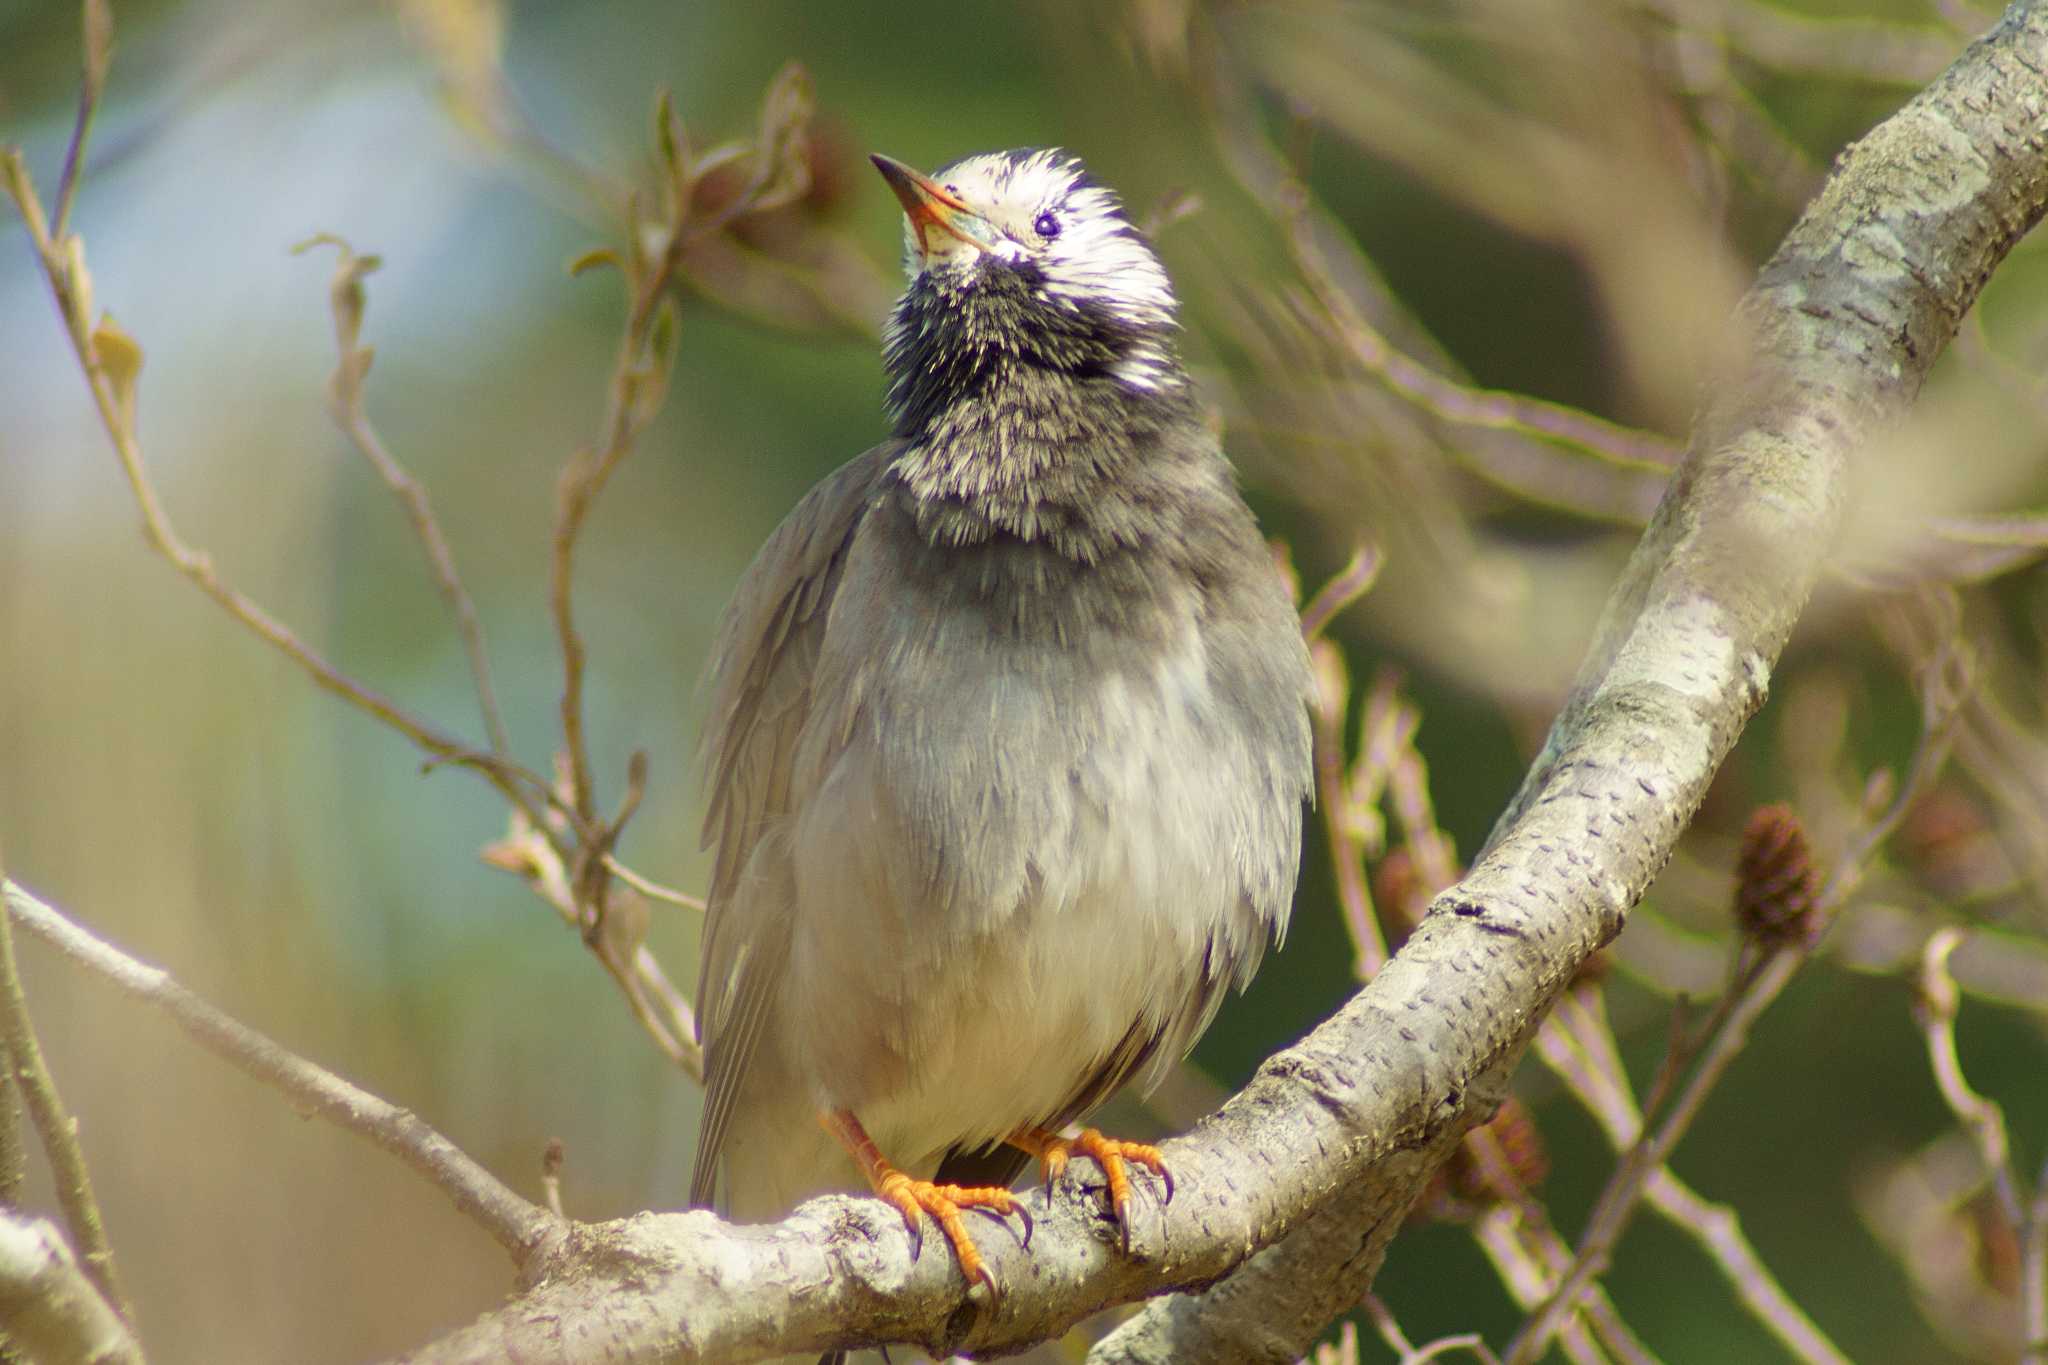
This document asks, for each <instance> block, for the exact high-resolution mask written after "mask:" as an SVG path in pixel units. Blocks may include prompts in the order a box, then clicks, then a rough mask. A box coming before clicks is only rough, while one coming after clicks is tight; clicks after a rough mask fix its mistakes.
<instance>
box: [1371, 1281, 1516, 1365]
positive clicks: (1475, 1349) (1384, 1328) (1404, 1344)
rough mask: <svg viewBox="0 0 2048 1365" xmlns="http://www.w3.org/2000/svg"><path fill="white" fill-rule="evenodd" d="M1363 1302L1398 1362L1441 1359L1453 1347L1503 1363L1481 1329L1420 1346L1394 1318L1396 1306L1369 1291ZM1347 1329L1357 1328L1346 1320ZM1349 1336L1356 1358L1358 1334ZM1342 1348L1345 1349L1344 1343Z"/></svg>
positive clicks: (1422, 1364)
mask: <svg viewBox="0 0 2048 1365" xmlns="http://www.w3.org/2000/svg"><path fill="white" fill-rule="evenodd" d="M1359 1306H1360V1307H1362V1308H1363V1309H1364V1310H1365V1316H1366V1319H1367V1320H1368V1321H1369V1322H1371V1323H1372V1327H1373V1330H1374V1331H1375V1332H1378V1333H1379V1334H1380V1340H1381V1341H1384V1342H1385V1343H1386V1344H1387V1348H1388V1349H1389V1350H1391V1351H1392V1352H1393V1353H1394V1356H1395V1359H1396V1361H1397V1365H1428V1362H1429V1361H1432V1360H1437V1359H1440V1358H1442V1357H1444V1356H1447V1355H1449V1354H1450V1353H1451V1352H1453V1351H1464V1352H1467V1353H1469V1354H1470V1355H1471V1356H1472V1357H1473V1358H1475V1359H1477V1360H1478V1361H1480V1362H1481V1365H1500V1362H1499V1361H1498V1360H1497V1359H1495V1357H1494V1354H1493V1352H1492V1351H1489V1350H1487V1349H1486V1341H1485V1339H1484V1338H1482V1337H1481V1336H1480V1335H1479V1334H1478V1333H1477V1332H1467V1333H1463V1334H1461V1335H1459V1336H1451V1337H1438V1338H1437V1339H1436V1340H1435V1341H1432V1342H1430V1343H1429V1344H1428V1345H1426V1346H1421V1347H1418V1346H1416V1345H1414V1344H1413V1343H1411V1342H1410V1341H1409V1340H1408V1335H1407V1333H1405V1332H1403V1331H1402V1330H1401V1324H1400V1323H1398V1322H1396V1321H1394V1313H1393V1310H1392V1309H1390V1308H1388V1307H1387V1305H1386V1303H1385V1302H1384V1301H1383V1300H1382V1299H1380V1298H1379V1296H1378V1295H1375V1294H1367V1295H1366V1296H1365V1299H1364V1301H1363V1302H1362V1303H1361V1304H1360V1305H1359ZM1345 1331H1346V1332H1347V1333H1352V1332H1353V1331H1354V1329H1353V1328H1352V1327H1351V1325H1350V1324H1349V1323H1346V1324H1345ZM1346 1340H1347V1342H1348V1344H1349V1345H1350V1347H1351V1350H1350V1353H1349V1358H1350V1359H1352V1360H1356V1359H1357V1358H1358V1351H1357V1341H1356V1339H1355V1337H1347V1338H1346ZM1339 1352H1340V1354H1342V1353H1343V1348H1342V1347H1341V1346H1340V1347H1339Z"/></svg>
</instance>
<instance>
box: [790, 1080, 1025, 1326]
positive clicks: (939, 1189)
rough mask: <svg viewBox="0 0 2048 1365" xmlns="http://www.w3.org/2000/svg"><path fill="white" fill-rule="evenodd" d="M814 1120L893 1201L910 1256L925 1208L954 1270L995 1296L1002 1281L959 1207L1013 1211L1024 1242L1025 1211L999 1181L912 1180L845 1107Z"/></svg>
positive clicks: (919, 1246)
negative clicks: (952, 1182) (942, 1237)
mask: <svg viewBox="0 0 2048 1365" xmlns="http://www.w3.org/2000/svg"><path fill="white" fill-rule="evenodd" d="M818 1121H819V1122H820V1123H822V1124H824V1125H825V1131H826V1132H828V1133H830V1134H832V1136H834V1137H836V1138H838V1139H839V1141H840V1144H841V1145H842V1146H844V1147H845V1148H846V1150H847V1151H848V1152H850V1153H852V1155H853V1159H854V1160H855V1161H857V1162H859V1163H860V1167H861V1169H862V1170H863V1171H865V1172H866V1173H867V1177H868V1183H869V1184H870V1185H872V1186H874V1188H875V1193H876V1194H879V1195H881V1196H882V1198H884V1199H886V1200H888V1201H889V1202H890V1203H891V1204H894V1205H895V1206H896V1211H897V1212H899V1213H901V1214H902V1215H903V1222H904V1225H905V1226H906V1227H908V1228H909V1229H910V1256H911V1259H912V1260H915V1259H917V1255H918V1253H919V1252H920V1251H922V1250H923V1249H924V1215H926V1214H930V1215H931V1217H932V1220H933V1221H934V1222H936V1223H937V1224H938V1225H939V1230H940V1231H941V1232H943V1233H945V1234H946V1240H947V1241H948V1242H951V1243H952V1244H953V1254H954V1256H956V1257H957V1258H958V1259H959V1261H960V1273H961V1274H963V1275H965V1276H966V1277H967V1282H968V1283H969V1284H984V1285H987V1286H988V1293H989V1298H990V1300H991V1301H993V1300H995V1299H997V1298H999V1297H1001V1295H1002V1292H1003V1290H1002V1286H1001V1285H1000V1284H998V1283H997V1282H996V1277H995V1272H994V1271H992V1270H990V1269H989V1268H988V1262H987V1261H984V1260H983V1259H982V1257H981V1250H980V1248H978V1247H976V1246H975V1245H974V1238H973V1237H972V1236H971V1235H969V1233H968V1231H967V1224H966V1222H965V1220H964V1219H962V1218H961V1217H960V1211H961V1210H962V1209H974V1210H976V1211H978V1212H981V1213H985V1214H987V1215H988V1216H989V1217H991V1218H995V1219H1001V1218H1004V1217H1006V1216H1007V1215H1009V1214H1013V1213H1014V1214H1016V1215H1017V1216H1018V1217H1019V1218H1020V1219H1022V1220H1023V1222H1024V1245H1025V1246H1027V1247H1028V1246H1030V1245H1031V1215H1030V1213H1028V1212H1027V1211H1026V1210H1025V1208H1024V1206H1023V1205H1022V1204H1020V1203H1018V1202H1017V1196H1016V1195H1014V1194H1012V1193H1011V1192H1010V1191H1008V1190H1006V1189H1004V1188H1003V1187H1002V1186H1000V1185H935V1184H933V1183H932V1182H931V1181H929V1180H912V1179H911V1178H910V1177H909V1176H907V1175H905V1174H904V1173H903V1172H901V1171H899V1170H897V1169H896V1168H895V1167H894V1166H891V1165H890V1164H889V1162H888V1160H887V1159H886V1158H885V1157H883V1155H882V1153H881V1149H880V1148H878V1147H876V1146H875V1141H874V1139H873V1138H871V1137H869V1136H868V1133H867V1129H865V1128H863V1127H861V1125H860V1120H859V1119H857V1118H855V1117H854V1116H853V1111H852V1110H850V1109H835V1110H832V1111H830V1112H828V1113H823V1114H820V1115H819V1116H818Z"/></svg>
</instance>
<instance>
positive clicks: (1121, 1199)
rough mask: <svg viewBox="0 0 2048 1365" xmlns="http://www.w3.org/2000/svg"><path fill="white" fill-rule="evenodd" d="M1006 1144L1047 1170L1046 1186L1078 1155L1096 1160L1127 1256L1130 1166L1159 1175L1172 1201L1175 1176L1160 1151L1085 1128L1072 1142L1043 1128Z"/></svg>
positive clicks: (1015, 1135) (1023, 1132) (1028, 1130)
mask: <svg viewBox="0 0 2048 1365" xmlns="http://www.w3.org/2000/svg"><path fill="white" fill-rule="evenodd" d="M1004 1141H1006V1142H1008V1143H1009V1144H1010V1145H1011V1146H1012V1147H1017V1148H1021V1149H1022V1150H1024V1151H1027V1152H1029V1153H1031V1155H1033V1156H1035V1157H1037V1158H1038V1161H1039V1164H1040V1165H1041V1166H1043V1167H1044V1168H1045V1183H1046V1184H1047V1185H1051V1184H1052V1182H1053V1181H1055V1180H1057V1179H1059V1178H1060V1173H1061V1172H1063V1171H1065V1170H1066V1169H1067V1162H1068V1160H1069V1159H1070V1158H1071V1157H1072V1156H1073V1155H1074V1154H1075V1153H1076V1152H1079V1153H1081V1154H1082V1155H1084V1156H1089V1157H1093V1158H1094V1159H1095V1164H1096V1165H1098V1166H1100V1167H1101V1168H1102V1173H1103V1175H1104V1176H1106V1177H1108V1179H1109V1207H1110V1210H1111V1211H1112V1212H1114V1213H1115V1214H1116V1221H1117V1226H1118V1227H1119V1228H1121V1229H1122V1230H1123V1236H1124V1250H1125V1251H1126V1252H1128V1251H1130V1249H1131V1217H1130V1213H1131V1176H1130V1171H1129V1169H1128V1168H1129V1166H1130V1164H1131V1163H1132V1162H1135V1163H1137V1164H1138V1165H1140V1166H1143V1167H1145V1168H1146V1169H1147V1170H1149V1171H1151V1172H1152V1173H1153V1174H1155V1175H1157V1176H1158V1177H1159V1179H1160V1180H1161V1182H1163V1183H1164V1184H1165V1186H1166V1200H1167V1202H1171V1201H1172V1199H1173V1172H1171V1171H1169V1170H1167V1169H1166V1158H1165V1157H1164V1156H1162V1155H1160V1152H1159V1149H1158V1148H1157V1147H1150V1146H1147V1145H1146V1144H1144V1143H1142V1142H1125V1141H1123V1140H1122V1139H1121V1138H1112V1137H1104V1136H1103V1135H1102V1134H1101V1133H1098V1132H1096V1131H1095V1130H1094V1129H1093V1128H1083V1129H1082V1130H1081V1131H1080V1133H1079V1134H1078V1135H1076V1136H1074V1137H1070V1138H1066V1137H1061V1136H1060V1135H1059V1134H1058V1133H1054V1132H1050V1131H1048V1130H1046V1129H1044V1128H1025V1129H1021V1130H1019V1131H1018V1132H1015V1133H1012V1134H1011V1135H1010V1136H1009V1137H1008V1138H1005V1139H1004Z"/></svg>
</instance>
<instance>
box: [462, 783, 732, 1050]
mask: <svg viewBox="0 0 2048 1365" xmlns="http://www.w3.org/2000/svg"><path fill="white" fill-rule="evenodd" d="M483 858H484V861H485V862H487V863H489V864H490V865H491V866H493V867H497V868H502V869H503V870H505V871H507V872H511V873H513V874H515V875H517V876H519V877H521V878H523V879H524V880H525V881H526V883H527V885H528V886H529V887H530V888H531V889H532V890H533V892H534V894H536V895H538V896H539V897H540V898H541V899H542V900H544V901H546V902H547V903H548V904H549V905H552V906H553V907H554V908H555V913H556V914H558V915H560V916H561V917H562V921H563V923H565V924H567V925H569V926H570V927H571V928H573V929H576V930H577V931H579V932H582V933H585V934H586V935H587V936H589V942H590V944H591V947H592V949H593V951H594V952H595V954H596V956H597V960H598V962H599V963H600V964H602V965H603V967H604V969H605V971H606V972H608V973H610V975H611V978H612V980H613V981H614V982H615V983H617V985H618V986H619V988H620V989H621V990H622V991H624V992H625V995H626V1003H627V1004H628V1005H629V1006H631V1007H632V1010H633V1017H634V1018H635V1019H637V1020H639V1021H640V1027H641V1028H643V1029H645V1030H646V1031H647V1035H648V1036H649V1037H650V1038H652V1039H654V1043H655V1046H657V1047H659V1048H660V1049H661V1050H662V1052H663V1053H664V1054H665V1055H666V1056H667V1057H668V1059H669V1060H670V1061H672V1062H674V1063H675V1064H676V1065H677V1066H679V1067H681V1068H682V1070H683V1072H684V1073H685V1074H686V1075H688V1076H689V1077H690V1078H691V1079H692V1080H695V1081H697V1082H699V1083H700V1084H701V1083H702V1082H703V1080H704V1054H703V1051H702V1050H701V1049H700V1048H699V1047H698V1046H697V1025H696V1016H695V1015H694V1014H693V1013H692V1012H691V1010H690V1005H689V1002H688V1001H687V1000H685V999H684V998H683V994H682V992H680V991H678V990H677V989H676V988H675V986H674V985H673V984H672V983H671V982H670V981H669V979H668V975H667V973H665V972H663V971H662V969H661V963H660V962H659V961H658V960H657V959H656V958H655V956H654V954H653V952H652V951H651V950H649V948H648V947H647V945H646V944H645V943H642V942H639V941H638V940H637V938H636V937H635V936H634V935H633V934H630V933H627V932H624V931H623V930H621V929H620V927H619V925H618V924H617V923H616V922H615V921H618V920H621V919H623V918H624V917H623V916H617V915H613V916H607V917H606V918H607V921H613V922H610V923H606V924H600V925H596V926H592V925H590V924H588V923H586V922H585V917H584V914H583V911H582V909H581V906H580V903H579V902H578V901H577V899H576V892H575V889H574V887H573V886H572V884H571V881H570V876H569V869H568V865H567V864H566V863H565V862H564V861H563V860H562V858H561V857H560V856H559V855H558V854H557V853H556V851H555V849H554V846H553V845H552V844H550V843H549V842H548V840H546V839H545V838H543V837H542V836H541V834H540V832H539V831H538V830H535V829H533V828H531V827H530V826H528V825H527V824H526V823H525V820H524V818H523V817H521V816H519V815H517V814H515V815H514V816H513V821H512V830H511V832H510V833H509V834H508V835H507V836H506V837H505V838H504V839H501V840H499V841H498V842H497V843H495V844H492V845H491V846H490V847H489V848H486V849H485V850H484V853H483ZM664 889H665V888H664ZM669 894H670V895H672V896H676V897H677V898H678V899H686V898H682V897H681V896H680V893H675V892H671V893H669ZM593 928H595V929H596V930H597V932H596V933H595V935H594V936H592V935H590V931H591V930H592V929H593Z"/></svg>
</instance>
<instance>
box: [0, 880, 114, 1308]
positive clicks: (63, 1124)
mask: <svg viewBox="0 0 2048 1365" xmlns="http://www.w3.org/2000/svg"><path fill="white" fill-rule="evenodd" d="M0 878H4V873H0ZM0 884H5V883H4V882H0ZM0 1043H4V1049H5V1053H6V1060H7V1066H8V1071H9V1079H10V1082H11V1084H10V1086H9V1089H11V1090H15V1091H19V1092H20V1095H21V1099H22V1104H23V1106H24V1107H25V1108H26V1109H27V1110H28V1115H29V1118H30V1120H31V1121H32V1122H33V1123H34V1124H35V1129H36V1136H37V1137H38V1138H39V1139H40V1140H41V1141H42V1144H43V1153H44V1155H46V1156H47V1157H48V1158H49V1160H50V1173H51V1177H52V1179H53V1180H54V1181H55V1182H56V1186H57V1204H58V1207H60V1208H61V1209H63V1210H64V1221H65V1223H66V1224H67V1225H68V1226H69V1227H70V1229H71V1237H72V1240H73V1241H75V1242H77V1243H78V1246H79V1249H80V1251H81V1252H82V1253H83V1255H84V1257H85V1265H84V1273H85V1276H86V1278H87V1279H89V1280H90V1281H91V1282H92V1285H93V1289H94V1292H95V1295H96V1297H98V1298H100V1299H101V1300H102V1301H103V1302H104V1303H105V1304H106V1305H107V1307H109V1308H111V1309H112V1310H113V1311H114V1312H115V1313H116V1314H117V1315H119V1316H120V1317H121V1318H123V1319H125V1320H126V1321H129V1322H133V1321H134V1320H135V1308H134V1306H133V1305H132V1304H130V1303H129V1301H128V1293H127V1291H126V1290H125V1289H124V1288H123V1287H122V1285H121V1276H120V1274H119V1272H118V1271H117V1270H116V1269H115V1266H114V1249H113V1247H112V1246H111V1245H109V1244H108V1242H107V1230H106V1227H105V1225H104V1223H103V1222H102V1220H101V1218H100V1204H99V1199H98V1197H97V1196H95V1195H94V1194H93V1191H92V1174H91V1171H90V1169H89V1168H88V1167H87V1166H86V1164H85V1149H84V1148H83V1147H82V1146H80V1145H79V1141H78V1120H76V1119H74V1118H72V1117H71V1114H70V1111H68V1110H66V1109H65V1107H64V1101H63V1100H62V1099H61V1098H59V1096H58V1094H57V1082H56V1080H55V1078H53V1077H52V1076H51V1075H50V1069H49V1067H48V1066H46V1065H45V1064H44V1062H43V1048H42V1044H41V1043H39V1042H37V1041H36V1030H35V1025H34V1023H33V1022H31V1021H30V1019H29V1014H28V1000H27V998H26V997H25V996H24V995H23V994H22V990H21V977H20V975H19V974H18V973H17V972H16V971H15V969H14V931H13V929H12V927H11V926H10V925H9V924H8V923H7V921H6V919H5V918H4V917H0ZM10 1102H11V1097H10ZM0 1321H4V1319H0Z"/></svg>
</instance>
